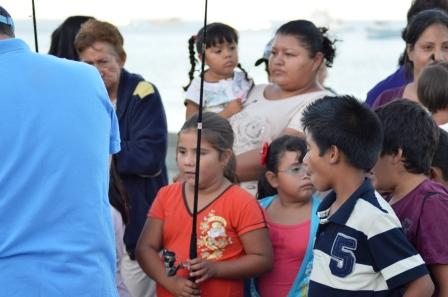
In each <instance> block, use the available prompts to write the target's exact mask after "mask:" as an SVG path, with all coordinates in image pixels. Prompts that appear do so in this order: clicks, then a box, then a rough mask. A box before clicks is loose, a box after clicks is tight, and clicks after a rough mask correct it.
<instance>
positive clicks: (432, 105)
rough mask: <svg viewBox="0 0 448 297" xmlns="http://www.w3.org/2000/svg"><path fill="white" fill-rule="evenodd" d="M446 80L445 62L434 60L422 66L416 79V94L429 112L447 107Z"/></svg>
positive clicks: (447, 90)
mask: <svg viewBox="0 0 448 297" xmlns="http://www.w3.org/2000/svg"><path fill="white" fill-rule="evenodd" d="M447 81H448V63H447V62H435V63H432V64H429V65H427V66H425V68H423V71H422V73H421V74H420V78H419V79H418V86H417V96H418V99H419V100H420V102H421V103H422V104H423V105H424V106H425V107H426V108H427V109H429V111H430V112H432V113H436V112H437V111H440V110H444V109H448V84H447Z"/></svg>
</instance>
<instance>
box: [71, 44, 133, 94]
mask: <svg viewBox="0 0 448 297" xmlns="http://www.w3.org/2000/svg"><path fill="white" fill-rule="evenodd" d="M79 58H80V60H81V61H83V62H86V63H87V64H90V65H93V66H95V67H96V69H98V71H99V72H100V74H101V78H102V79H103V81H104V84H105V85H106V88H107V90H108V92H109V94H110V93H111V92H113V91H116V90H117V89H118V83H119V81H120V74H121V69H122V68H123V65H124V62H125V61H124V59H123V58H120V57H119V56H118V54H117V53H116V52H115V50H114V48H113V47H112V45H110V44H109V43H107V42H102V41H97V42H95V43H94V44H93V45H92V46H91V47H88V48H86V49H85V50H83V51H82V52H81V53H80V54H79Z"/></svg>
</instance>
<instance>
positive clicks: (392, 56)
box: [16, 19, 405, 176]
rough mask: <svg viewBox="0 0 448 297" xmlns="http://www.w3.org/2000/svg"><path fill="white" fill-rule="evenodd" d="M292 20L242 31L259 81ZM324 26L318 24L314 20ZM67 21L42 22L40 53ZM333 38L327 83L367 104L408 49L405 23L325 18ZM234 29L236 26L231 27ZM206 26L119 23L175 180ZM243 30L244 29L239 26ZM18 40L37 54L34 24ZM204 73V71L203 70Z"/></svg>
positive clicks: (242, 53)
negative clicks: (191, 78) (195, 49)
mask: <svg viewBox="0 0 448 297" xmlns="http://www.w3.org/2000/svg"><path fill="white" fill-rule="evenodd" d="M285 22H286V21H277V22H273V23H272V25H271V26H270V28H268V29H260V30H241V31H240V32H239V35H240V41H239V59H240V62H241V64H242V66H243V67H244V68H245V69H246V71H247V72H248V73H249V75H250V76H251V77H252V78H253V79H254V81H255V83H257V84H261V83H266V82H267V76H266V72H265V70H264V66H262V65H260V66H258V67H255V66H254V63H255V61H256V60H257V59H258V58H260V57H261V56H262V54H263V50H264V47H265V45H266V43H267V42H268V41H269V40H270V39H271V38H272V37H273V35H274V33H275V30H276V29H277V28H278V27H279V26H280V25H281V24H283V23H285ZM314 22H315V23H316V24H317V25H319V22H318V21H314ZM61 23H62V20H41V21H39V22H38V23H37V30H38V41H39V51H40V53H44V54H45V53H47V52H48V48H49V45H50V37H51V33H52V32H53V30H54V29H56V27H57V26H59V25H60V24H61ZM322 23H326V24H327V27H328V28H329V31H328V33H329V36H330V38H331V39H336V40H337V42H336V57H335V60H334V64H333V67H332V68H329V69H328V77H327V80H326V82H325V85H326V86H328V87H331V88H332V89H333V90H334V91H336V92H337V93H339V94H351V95H354V96H356V97H357V98H358V99H359V100H361V101H364V100H365V98H366V94H367V92H368V90H369V89H370V88H372V87H373V86H374V85H375V84H376V83H377V82H379V81H380V80H382V79H384V78H385V77H386V76H388V75H389V74H391V73H392V72H394V71H395V69H396V68H397V62H398V57H399V56H400V54H401V53H402V52H403V50H404V47H405V45H404V42H403V40H402V39H401V38H400V34H401V29H402V28H403V27H404V25H405V23H404V22H399V21H382V22H380V21H332V20H328V19H327V20H324V21H322ZM228 24H229V25H231V26H232V23H230V22H229V23H228ZM201 26H202V22H199V21H182V20H179V19H169V20H164V21H142V20H139V21H132V22H130V23H129V24H127V25H124V26H123V25H121V26H120V25H119V26H118V27H119V29H120V31H121V33H122V34H123V37H124V40H125V44H124V48H125V50H126V52H127V61H126V64H125V68H126V69H127V70H128V71H130V72H134V73H138V74H141V75H143V76H144V77H145V79H146V80H148V81H150V82H152V83H154V84H155V85H156V87H157V88H158V90H159V92H160V94H161V97H162V101H163V103H164V107H165V112H166V115H167V121H168V130H169V132H170V136H169V140H170V141H169V145H170V147H169V152H168V156H167V165H168V167H169V170H170V176H172V175H173V174H174V173H173V172H174V171H173V170H176V169H175V160H174V158H175V155H174V154H175V150H174V146H175V143H176V137H177V136H176V133H177V132H178V130H179V129H180V127H181V126H182V124H183V122H184V120H185V107H184V105H183V101H184V93H183V90H182V86H184V85H185V84H186V83H187V82H188V75H187V73H188V71H189V69H190V63H189V58H188V55H189V53H188V44H187V41H188V38H189V37H190V36H191V35H193V34H196V33H197V31H198V30H199V28H201ZM235 29H237V30H238V27H237V26H235ZM16 36H17V37H18V38H21V39H23V40H25V41H26V42H27V43H28V45H29V46H30V48H31V49H32V50H34V35H33V26H32V21H31V20H16ZM197 69H198V67H197Z"/></svg>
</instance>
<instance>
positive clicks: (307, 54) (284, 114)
mask: <svg viewBox="0 0 448 297" xmlns="http://www.w3.org/2000/svg"><path fill="white" fill-rule="evenodd" d="M326 33H327V29H326V28H317V27H316V26H315V25H314V24H313V23H312V22H310V21H306V20H295V21H290V22H288V23H286V24H284V25H282V26H281V27H280V28H279V29H278V30H277V32H276V34H275V36H274V41H273V44H272V50H271V54H270V56H269V73H270V81H271V82H270V83H269V84H262V85H257V86H255V87H254V89H253V90H252V91H251V93H250V94H249V97H248V99H247V100H246V101H245V102H244V104H243V110H242V111H241V112H239V113H237V114H236V115H234V116H233V117H231V118H230V123H231V125H232V127H233V130H234V132H235V144H234V146H233V149H234V151H235V154H236V155H237V170H236V173H237V176H238V178H239V180H240V181H243V183H242V184H241V185H242V186H243V188H245V189H246V190H248V191H250V192H251V193H253V194H255V193H256V192H257V182H256V180H257V179H258V177H259V175H260V174H261V172H262V167H261V165H260V164H259V159H260V150H261V147H262V144H263V143H265V142H268V143H270V142H272V140H274V139H275V138H277V137H279V136H281V135H283V134H290V135H296V136H303V135H304V134H303V129H302V125H301V122H300V120H301V118H302V111H303V110H304V109H305V107H306V106H307V105H308V104H309V103H311V102H313V101H315V100H317V99H319V98H322V97H324V96H326V95H330V94H331V93H330V92H329V91H328V90H326V89H325V88H324V87H323V86H322V85H321V84H320V83H319V82H318V72H319V69H320V68H321V67H322V66H323V65H324V64H325V65H326V66H327V67H331V65H332V64H333V59H334V57H335V48H334V41H332V40H330V39H329V38H328V37H327V35H326Z"/></svg>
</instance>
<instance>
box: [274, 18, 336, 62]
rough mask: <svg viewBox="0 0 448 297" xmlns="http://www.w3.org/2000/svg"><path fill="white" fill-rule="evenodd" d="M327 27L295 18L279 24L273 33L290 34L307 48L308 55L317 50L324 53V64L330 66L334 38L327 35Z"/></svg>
mask: <svg viewBox="0 0 448 297" xmlns="http://www.w3.org/2000/svg"><path fill="white" fill-rule="evenodd" d="M327 31H328V29H327V28H325V27H321V28H317V27H316V26H315V25H314V24H313V23H312V22H310V21H307V20H295V21H290V22H287V23H286V24H283V25H282V26H280V28H278V29H277V32H275V35H279V34H280V35H292V36H294V37H296V38H297V39H298V40H299V42H300V43H301V44H302V45H303V46H304V47H305V48H306V49H308V51H309V53H310V57H314V56H315V55H316V54H317V53H318V52H321V53H322V54H323V55H324V59H325V65H326V66H327V67H331V66H332V65H333V60H334V57H335V56H336V48H335V46H334V43H335V42H336V40H330V39H329V38H328V36H327V34H326V33H327Z"/></svg>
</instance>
